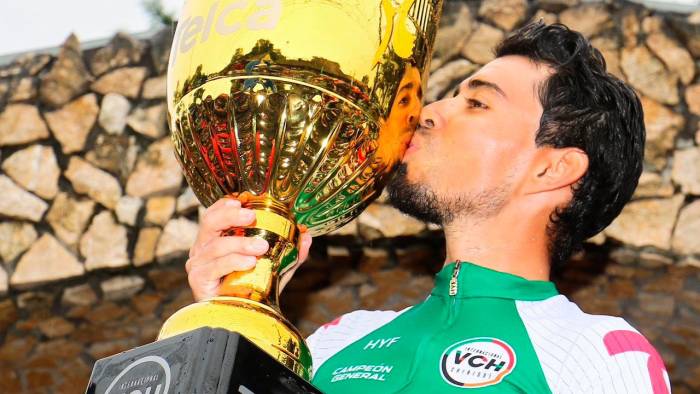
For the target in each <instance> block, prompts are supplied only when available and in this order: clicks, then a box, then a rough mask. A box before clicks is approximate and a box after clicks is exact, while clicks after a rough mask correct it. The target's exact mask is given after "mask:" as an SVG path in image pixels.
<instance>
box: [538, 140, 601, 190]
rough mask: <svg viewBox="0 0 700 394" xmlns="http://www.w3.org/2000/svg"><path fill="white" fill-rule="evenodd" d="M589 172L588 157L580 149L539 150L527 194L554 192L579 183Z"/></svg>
mask: <svg viewBox="0 0 700 394" xmlns="http://www.w3.org/2000/svg"><path fill="white" fill-rule="evenodd" d="M586 170H588V155H586V153H585V152H584V151H582V150H581V149H579V148H573V147H570V148H551V147H542V148H539V149H538V152H537V156H536V158H535V161H534V163H533V167H532V171H531V173H530V181H529V182H528V186H527V187H526V194H534V193H540V192H546V191H553V190H558V189H562V188H565V189H566V190H567V191H568V190H569V187H570V186H571V185H573V184H575V183H576V182H578V181H579V179H581V178H582V177H583V175H584V174H585V173H586Z"/></svg>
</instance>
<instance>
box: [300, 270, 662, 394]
mask: <svg viewBox="0 0 700 394" xmlns="http://www.w3.org/2000/svg"><path fill="white" fill-rule="evenodd" d="M308 344H309V347H310V349H311V352H312V356H313V358H314V360H313V361H314V376H313V384H314V385H316V386H317V387H318V388H319V389H321V390H322V391H323V392H327V393H330V394H332V393H429V392H430V393H433V392H435V393H463V392H465V391H468V392H478V393H654V394H659V393H669V392H670V389H669V387H670V385H669V382H668V374H667V373H666V371H665V368H664V366H663V362H662V361H661V359H660V357H659V355H658V353H657V352H656V351H655V350H654V348H653V347H651V345H649V343H648V341H646V339H644V337H643V336H641V334H639V333H638V332H637V331H635V330H634V329H633V328H632V327H631V326H630V325H629V324H627V323H626V322H625V321H624V320H623V319H620V318H614V317H609V316H594V315H588V314H585V313H583V312H581V310H580V309H579V308H578V307H577V306H576V305H575V304H573V303H571V302H570V301H569V300H568V299H566V297H564V296H562V295H559V294H558V292H557V290H556V288H555V286H554V284H553V283H552V282H546V281H529V280H526V279H523V278H521V277H517V276H514V275H511V274H507V273H502V272H498V271H494V270H490V269H487V268H484V267H480V266H477V265H474V264H470V263H460V262H457V263H451V264H448V265H446V266H445V267H444V268H443V269H442V270H441V271H440V272H439V273H438V274H437V276H436V280H435V287H434V289H433V290H432V292H431V294H430V295H429V296H428V298H427V299H426V300H425V301H424V302H422V303H420V304H418V305H416V306H413V307H411V308H407V309H405V310H403V311H400V312H393V311H356V312H352V313H349V314H347V315H344V316H341V317H340V318H339V319H336V320H335V321H333V322H331V323H329V324H327V325H325V326H323V327H321V328H319V329H318V330H317V331H316V332H315V333H314V334H313V335H312V336H310V337H309V339H308Z"/></svg>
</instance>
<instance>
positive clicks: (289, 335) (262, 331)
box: [158, 296, 311, 380]
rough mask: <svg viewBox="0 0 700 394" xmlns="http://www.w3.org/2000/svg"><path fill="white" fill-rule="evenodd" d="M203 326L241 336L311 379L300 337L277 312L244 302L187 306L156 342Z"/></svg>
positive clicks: (217, 299)
mask: <svg viewBox="0 0 700 394" xmlns="http://www.w3.org/2000/svg"><path fill="white" fill-rule="evenodd" d="M205 326H206V327H213V328H224V329H226V330H229V331H236V332H241V333H243V335H245V336H246V338H247V339H249V340H250V341H251V342H253V343H255V344H256V345H257V346H259V347H260V348H261V349H262V350H264V351H265V352H267V353H268V354H269V355H270V356H272V357H273V358H275V359H276V360H277V361H278V362H280V363H281V364H282V365H284V366H286V367H287V368H289V369H290V370H292V371H294V372H295V373H296V374H298V375H299V376H300V377H302V378H303V379H306V380H309V379H310V377H311V352H310V351H309V348H308V347H307V346H306V343H305V342H304V338H303V336H302V335H301V333H299V331H297V329H296V328H294V326H292V324H291V323H289V321H287V319H285V318H284V316H282V314H281V313H280V312H279V311H278V310H277V309H275V308H272V307H270V306H268V305H265V304H262V303H260V302H257V301H252V300H249V299H246V298H238V297H224V296H218V297H214V298H211V299H209V300H205V301H201V302H197V303H194V304H191V305H188V306H186V307H184V308H182V309H180V310H178V311H177V312H175V314H173V315H172V316H171V317H170V318H168V320H166V321H165V323H163V326H162V328H161V331H160V333H159V334H158V339H159V340H161V339H165V338H169V337H172V336H174V335H178V334H182V333H184V332H188V331H192V330H195V329H197V328H199V327H205Z"/></svg>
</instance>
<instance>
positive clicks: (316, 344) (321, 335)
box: [306, 308, 409, 373]
mask: <svg viewBox="0 0 700 394" xmlns="http://www.w3.org/2000/svg"><path fill="white" fill-rule="evenodd" d="M408 309H409V308H406V309H404V310H402V311H400V312H396V311H365V310H359V311H354V312H350V313H346V314H344V315H342V316H341V317H339V318H338V320H337V321H334V322H331V323H328V324H326V325H324V326H321V327H319V329H318V330H316V331H315V332H314V333H313V334H311V335H310V336H309V337H308V338H306V344H307V345H309V350H311V358H312V362H313V372H314V373H315V372H316V371H318V369H319V368H320V367H321V365H322V364H323V363H325V362H326V360H328V359H329V358H330V357H331V356H333V355H334V354H336V353H338V352H339V351H341V350H343V349H344V348H345V347H346V346H348V345H350V344H352V343H353V342H355V341H357V340H358V339H360V338H362V337H364V336H365V335H367V334H369V333H370V332H372V331H374V330H376V329H378V328H379V327H381V326H383V325H385V324H387V323H389V322H390V321H392V320H394V319H395V318H396V317H397V316H398V315H400V314H402V313H403V312H405V311H407V310H408Z"/></svg>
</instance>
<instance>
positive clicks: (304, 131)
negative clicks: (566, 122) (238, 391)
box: [159, 0, 441, 379]
mask: <svg viewBox="0 0 700 394" xmlns="http://www.w3.org/2000/svg"><path fill="white" fill-rule="evenodd" d="M440 8H441V0H344V1H342V2H338V1H330V0H318V1H300V0H258V1H247V2H246V1H214V0H190V1H188V2H187V3H186V4H185V6H184V11H183V13H182V16H181V18H180V23H179V26H178V28H177V31H176V34H175V40H174V43H173V47H172V50H171V58H170V65H169V70H168V105H169V108H168V109H169V115H170V124H171V130H172V138H173V142H174V144H175V149H176V154H177V156H178V159H179V161H180V164H181V165H182V168H183V170H184V173H185V176H186V178H187V181H188V182H189V184H190V186H191V187H192V189H193V191H194V192H195V194H196V195H197V197H198V198H199V200H200V201H201V202H202V203H203V204H204V205H206V206H208V205H211V204H212V203H214V202H215V201H216V200H218V199H219V198H221V197H223V196H225V195H231V196H234V197H236V198H239V199H240V200H241V201H242V202H243V206H244V207H246V208H250V209H253V210H255V212H256V222H255V224H254V226H251V227H250V228H235V229H230V230H228V231H227V232H226V234H223V235H233V234H236V235H246V236H258V237H262V238H264V239H266V240H267V241H268V242H269V243H270V245H271V247H270V250H269V251H268V252H267V254H265V255H264V256H262V257H261V258H259V259H258V262H257V265H256V267H255V268H254V269H252V270H250V271H247V272H237V273H232V274H230V275H228V276H227V277H226V278H225V279H224V282H223V283H222V286H221V294H220V296H218V297H215V298H213V299H210V300H207V301H204V302H199V303H196V304H193V305H190V306H188V307H186V308H183V309H181V310H180V311H178V312H177V313H175V314H174V315H173V316H172V317H171V318H170V319H168V320H167V321H166V322H165V324H164V325H163V328H162V330H161V332H160V336H159V339H163V338H168V337H171V336H173V335H177V334H181V333H183V332H186V331H189V330H193V329H195V328H198V327H203V326H210V327H221V328H225V329H228V330H231V331H237V332H239V333H241V334H243V335H244V336H246V337H247V338H248V339H250V340H251V341H252V342H254V343H255V344H256V345H258V346H259V347H260V348H262V349H263V350H265V351H266V352H268V353H269V354H270V355H272V356H273V357H275V358H276V359H277V360H278V361H280V362H281V363H282V364H284V365H286V366H287V367H288V368H290V369H291V370H293V371H294V372H296V373H297V374H299V375H300V376H302V377H304V378H306V379H309V377H310V369H311V356H310V353H309V350H308V348H307V347H306V345H305V343H304V340H303V338H302V336H301V335H300V333H299V332H298V331H297V330H296V329H295V328H294V327H293V326H292V325H291V324H290V323H289V322H288V321H287V320H286V319H285V318H284V317H283V316H282V314H281V313H280V310H279V306H278V302H277V298H278V289H277V283H278V278H279V276H280V275H281V274H283V273H284V272H285V271H286V270H288V269H289V268H290V267H292V266H293V265H294V264H295V263H296V260H297V240H298V238H299V236H298V234H299V231H300V229H308V231H310V232H311V233H312V235H320V234H324V233H327V232H329V231H332V230H334V229H336V228H338V227H340V226H342V225H344V224H345V223H347V222H348V221H350V220H352V219H353V218H354V217H356V216H357V215H358V214H359V213H360V212H361V211H362V209H363V208H364V207H366V206H367V204H369V203H370V202H371V201H372V200H373V199H374V198H376V197H377V196H378V195H379V193H380V192H381V189H382V188H383V186H384V184H385V183H386V181H387V180H388V177H389V175H390V174H391V172H392V169H393V168H394V166H395V165H396V164H397V163H398V162H399V160H400V159H401V157H402V155H403V152H404V150H405V148H406V146H407V144H408V142H409V141H410V138H411V135H412V132H413V130H414V129H415V126H416V124H417V121H418V117H419V113H420V109H421V104H420V102H421V98H422V90H423V85H424V83H425V80H426V74H427V72H426V71H427V69H428V63H429V60H430V53H431V49H432V43H433V40H434V37H435V32H436V29H437V20H438V17H439V12H440Z"/></svg>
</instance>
